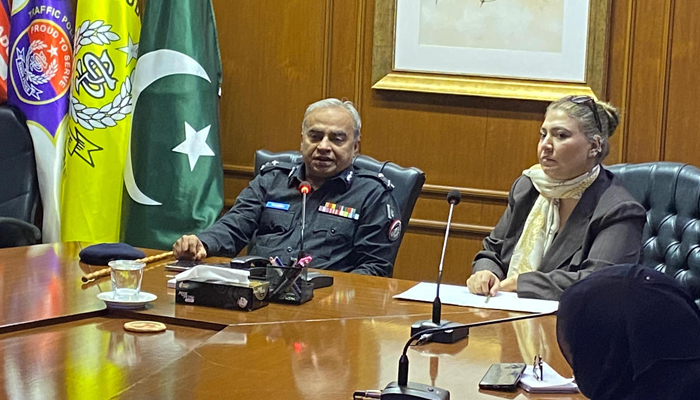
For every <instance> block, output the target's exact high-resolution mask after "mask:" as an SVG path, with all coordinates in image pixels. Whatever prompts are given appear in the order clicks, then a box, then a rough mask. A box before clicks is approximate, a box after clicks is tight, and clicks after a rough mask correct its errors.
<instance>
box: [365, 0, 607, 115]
mask: <svg viewBox="0 0 700 400" xmlns="http://www.w3.org/2000/svg"><path fill="white" fill-rule="evenodd" d="M609 7H610V4H609V1H608V0H376V2H375V20H374V49H373V61H372V87H373V88H374V89H379V90H402V91H415V92H430V93H446V94H461V95H472V96H485V97H502V98H517V99H531V100H546V101H549V100H554V99H557V98H559V97H561V96H563V95H566V94H586V95H589V96H593V97H605V96H604V94H605V74H606V68H605V66H606V50H607V30H608V21H607V16H608V14H609Z"/></svg>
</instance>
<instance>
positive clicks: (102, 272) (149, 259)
mask: <svg viewBox="0 0 700 400" xmlns="http://www.w3.org/2000/svg"><path fill="white" fill-rule="evenodd" d="M172 256H173V252H172V251H166V252H165V253H160V254H156V255H153V256H150V257H144V258H139V259H138V260H136V261H140V262H142V263H146V264H150V263H152V262H156V261H160V260H164V259H166V258H168V257H172ZM109 273H110V268H109V267H107V268H102V269H99V270H97V271H95V272H91V273H89V274H87V275H84V276H83V277H82V278H80V279H81V280H82V281H83V282H89V281H91V280H93V279H97V278H102V277H103V276H107V275H109Z"/></svg>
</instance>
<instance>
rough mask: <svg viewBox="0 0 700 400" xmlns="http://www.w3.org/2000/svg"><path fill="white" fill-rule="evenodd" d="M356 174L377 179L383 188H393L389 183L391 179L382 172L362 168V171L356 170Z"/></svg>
mask: <svg viewBox="0 0 700 400" xmlns="http://www.w3.org/2000/svg"><path fill="white" fill-rule="evenodd" d="M357 176H364V177H368V178H372V179H374V180H377V181H379V182H381V183H382V185H384V187H385V188H387V189H389V190H392V189H394V184H393V183H391V180H389V179H388V178H387V177H386V176H384V174H382V173H381V172H372V171H367V170H364V171H361V172H360V171H358V172H357Z"/></svg>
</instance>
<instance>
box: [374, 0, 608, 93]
mask: <svg viewBox="0 0 700 400" xmlns="http://www.w3.org/2000/svg"><path fill="white" fill-rule="evenodd" d="M397 1H398V0H376V1H375V12H374V40H373V44H374V47H373V53H372V88H373V89H376V90H397V91H408V92H426V93H439V94H452V95H467V96H480V97H497V98H512V99H525V100H539V101H552V100H556V99H558V98H561V97H563V96H566V95H570V94H576V95H588V96H591V97H594V98H596V99H598V98H605V97H606V80H607V56H608V55H607V52H608V40H607V37H608V31H609V21H608V15H610V7H611V3H610V2H609V0H591V2H590V10H589V11H590V12H589V21H588V38H587V41H586V42H587V43H586V47H587V48H586V70H585V82H584V83H568V82H557V81H546V80H526V79H516V78H492V77H483V76H472V75H450V74H438V73H423V72H404V71H397V70H395V69H394V50H395V43H396V37H395V31H396V28H395V27H396V4H397Z"/></svg>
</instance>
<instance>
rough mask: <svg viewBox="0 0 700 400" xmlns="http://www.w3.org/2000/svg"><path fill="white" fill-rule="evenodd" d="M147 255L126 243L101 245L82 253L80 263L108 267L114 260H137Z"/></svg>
mask: <svg viewBox="0 0 700 400" xmlns="http://www.w3.org/2000/svg"><path fill="white" fill-rule="evenodd" d="M144 257H146V254H145V253H144V252H143V251H141V250H139V249H135V248H133V247H131V246H129V245H128V244H126V243H100V244H95V245H92V246H88V247H86V248H84V249H82V250H81V251H80V261H82V262H84V263H86V264H91V265H107V263H108V262H110V261H113V260H136V259H139V258H144Z"/></svg>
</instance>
